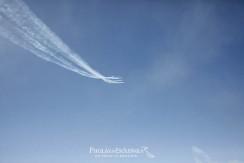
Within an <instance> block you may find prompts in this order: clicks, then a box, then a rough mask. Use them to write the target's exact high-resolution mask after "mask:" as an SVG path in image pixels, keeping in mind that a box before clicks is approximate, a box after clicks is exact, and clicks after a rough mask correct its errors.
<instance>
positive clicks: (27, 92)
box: [0, 0, 244, 163]
mask: <svg viewBox="0 0 244 163" xmlns="http://www.w3.org/2000/svg"><path fill="white" fill-rule="evenodd" d="M25 2H26V3H27V4H28V5H29V7H30V8H31V9H32V11H34V12H35V13H36V14H37V15H38V17H39V18H40V19H41V20H43V22H45V23H46V24H47V25H48V26H49V27H50V28H51V29H52V31H54V32H55V33H56V34H57V35H58V36H60V37H61V38H62V39H63V40H64V42H66V43H67V44H68V45H69V46H70V47H71V48H72V49H73V50H74V51H76V52H77V53H78V54H80V56H81V57H82V58H84V59H85V60H86V61H87V62H88V63H89V64H91V65H92V66H93V67H94V68H96V69H98V70H99V71H101V72H102V73H104V74H105V75H119V76H122V77H123V80H124V81H125V83H124V84H120V85H109V84H106V83H103V82H102V81H97V80H93V79H88V78H85V77H81V76H79V75H77V74H75V73H73V72H70V71H67V70H65V69H63V68H61V67H59V66H57V65H54V64H52V63H48V62H45V61H43V60H41V59H39V58H37V57H36V56H34V55H33V54H31V53H30V52H28V51H26V50H23V49H22V48H19V47H17V46H15V45H14V44H12V43H10V42H9V41H7V40H5V39H3V38H0V162H7V163H16V162H18V163H33V162H37V163H38V162H40V163H43V162H45V163H49V162H50V163H56V162H57V163H62V162H70V163H80V162H94V163H101V162H116V163H122V162H123V163H124V162H135V163H137V162H142V163H144V162H145V163H146V162H151V161H152V160H150V159H145V158H140V159H94V158H92V157H91V156H90V155H89V153H88V152H89V146H91V145H92V146H97V147H104V146H128V147H138V146H148V147H149V148H150V151H151V152H152V153H154V154H155V155H156V158H155V159H154V160H153V161H154V162H172V163H194V159H193V155H192V151H191V147H192V146H198V147H199V148H201V149H203V150H204V151H206V152H207V153H208V154H209V155H210V156H211V157H212V158H213V159H215V160H217V161H219V162H222V163H224V162H228V160H241V161H244V155H243V153H244V141H243V137H244V118H243V116H244V102H243V99H244V97H243V96H244V93H243V92H244V87H243V84H242V83H243V82H244V74H243V69H244V64H243V62H244V57H243V52H244V47H243V42H244V32H243V28H244V19H243V17H244V3H243V2H241V1H231V2H227V1H211V2H210V1H200V0H195V1H188V2H181V1H174V2H170V1H156V0H155V1H147V0H144V1H143V0H141V1H139V0H137V1H127V0H125V1H112V0H111V1H109V0H103V1H102V0H89V1H88V0H52V1H50V0H49V1H48V0H43V1H37V0H25Z"/></svg>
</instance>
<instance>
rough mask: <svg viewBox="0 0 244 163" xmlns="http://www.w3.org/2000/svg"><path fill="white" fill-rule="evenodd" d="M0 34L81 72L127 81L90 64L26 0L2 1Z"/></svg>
mask: <svg viewBox="0 0 244 163" xmlns="http://www.w3.org/2000/svg"><path fill="white" fill-rule="evenodd" d="M0 35H2V36H3V37H5V38H6V39H8V40H10V41H11V42H13V43H14V44H16V45H18V46H20V47H22V48H24V49H26V50H28V51H30V52H32V53H33V54H35V55H36V56H38V57H40V58H42V59H44V60H46V61H48V62H52V63H55V64H57V65H59V66H61V67H63V68H66V69H68V70H71V71H73V72H76V73H78V74H80V75H83V76H86V77H89V78H94V79H101V80H103V81H104V82H107V83H123V81H122V80H121V79H120V78H118V77H113V76H112V77H105V76H103V75H102V74H100V73H99V72H97V71H96V70H94V69H93V68H92V67H90V66H89V65H88V64H87V63H86V62H85V61H84V60H83V59H82V58H81V57H80V56H79V55H78V54H76V53H75V52H74V51H72V50H71V49H70V48H69V47H68V46H67V45H66V44H65V43H64V42H63V41H62V40H61V39H60V38H59V37H58V36H57V35H55V34H54V33H53V32H52V31H51V30H50V29H49V28H48V27H47V26H46V25H45V24H44V23H43V22H42V21H41V20H40V19H39V18H38V17H37V16H36V15H35V14H34V13H33V12H32V11H31V10H30V9H29V7H28V6H27V5H26V4H25V3H24V2H23V1H22V0H0Z"/></svg>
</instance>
